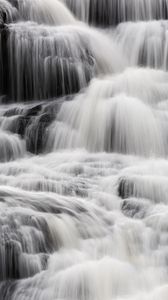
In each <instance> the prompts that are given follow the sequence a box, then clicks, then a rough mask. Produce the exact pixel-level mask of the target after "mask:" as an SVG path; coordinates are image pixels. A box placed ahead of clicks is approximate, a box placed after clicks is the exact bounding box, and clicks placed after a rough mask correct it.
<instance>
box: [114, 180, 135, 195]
mask: <svg viewBox="0 0 168 300" xmlns="http://www.w3.org/2000/svg"><path fill="white" fill-rule="evenodd" d="M118 195H119V197H121V198H122V199H127V198H129V197H132V196H134V195H135V184H134V182H133V181H131V180H130V179H128V178H121V179H120V181H119V186H118Z"/></svg>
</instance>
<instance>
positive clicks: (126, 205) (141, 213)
mask: <svg viewBox="0 0 168 300" xmlns="http://www.w3.org/2000/svg"><path fill="white" fill-rule="evenodd" d="M148 207H149V205H148V203H147V202H144V201H143V200H134V199H128V200H124V201H123V203H122V205H121V210H122V212H123V213H124V215H126V216H127V217H130V218H138V219H142V218H144V217H145V215H146V211H147V209H148Z"/></svg>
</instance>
